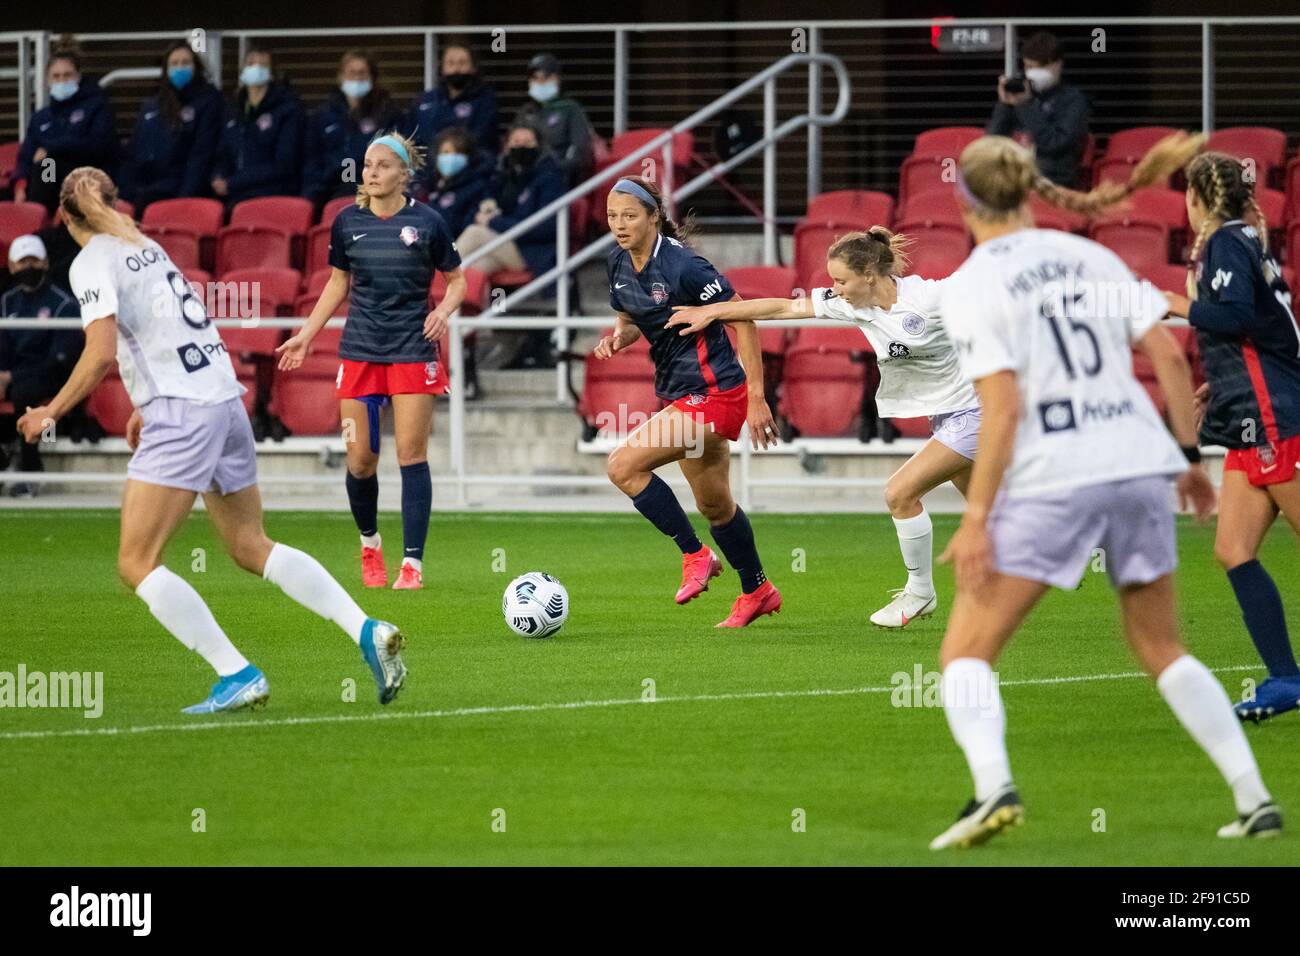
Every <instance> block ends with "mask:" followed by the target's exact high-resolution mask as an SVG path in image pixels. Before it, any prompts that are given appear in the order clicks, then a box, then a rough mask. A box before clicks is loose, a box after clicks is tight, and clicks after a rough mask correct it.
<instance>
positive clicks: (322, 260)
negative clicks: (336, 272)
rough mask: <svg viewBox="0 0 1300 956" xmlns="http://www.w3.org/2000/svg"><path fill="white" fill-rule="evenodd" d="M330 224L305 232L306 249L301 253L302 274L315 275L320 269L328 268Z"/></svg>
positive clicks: (323, 224) (331, 226) (314, 227)
mask: <svg viewBox="0 0 1300 956" xmlns="http://www.w3.org/2000/svg"><path fill="white" fill-rule="evenodd" d="M332 229H333V225H332V224H331V223H325V222H323V223H321V224H320V225H319V226H312V227H311V229H309V230H307V238H306V240H305V241H306V248H305V251H304V253H303V272H304V273H306V274H307V275H309V276H310V275H315V274H316V273H317V272H320V271H321V270H322V269H326V270H328V269H329V268H330V261H329V256H330V232H331V230H332Z"/></svg>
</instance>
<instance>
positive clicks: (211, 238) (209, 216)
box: [140, 199, 225, 272]
mask: <svg viewBox="0 0 1300 956" xmlns="http://www.w3.org/2000/svg"><path fill="white" fill-rule="evenodd" d="M224 217H225V209H224V207H223V206H222V205H221V203H220V202H218V201H217V200H215V199H159V200H157V201H156V202H151V203H150V204H149V205H148V206H145V209H144V215H143V216H141V217H140V224H141V226H142V227H145V228H144V231H145V233H146V235H148V234H149V232H148V231H149V230H150V229H153V228H155V227H159V226H162V227H166V228H167V229H169V230H173V231H176V232H187V233H189V234H190V235H192V236H195V237H197V240H198V251H199V261H198V263H197V264H198V265H199V266H200V267H202V268H204V269H207V270H208V271H209V272H210V271H212V270H213V269H214V268H215V263H216V248H217V233H218V232H220V231H221V224H222V221H223V219H224ZM159 245H162V243H161V242H159ZM163 248H164V249H166V248H167V247H166V246H163ZM167 254H168V255H169V256H170V255H171V250H168V252H167ZM172 258H173V261H175V257H174V256H173V257H172ZM177 265H180V263H179V262H177ZM182 268H184V266H182Z"/></svg>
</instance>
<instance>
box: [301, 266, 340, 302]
mask: <svg viewBox="0 0 1300 956" xmlns="http://www.w3.org/2000/svg"><path fill="white" fill-rule="evenodd" d="M333 274H334V270H333V269H331V268H330V267H329V266H326V267H325V268H324V269H317V270H316V271H315V272H309V273H307V278H306V280H304V282H303V289H304V290H305V291H306V293H307V294H308V295H312V296H319V295H320V294H321V292H322V291H324V289H325V284H326V283H327V282H329V281H330V276H332V275H333Z"/></svg>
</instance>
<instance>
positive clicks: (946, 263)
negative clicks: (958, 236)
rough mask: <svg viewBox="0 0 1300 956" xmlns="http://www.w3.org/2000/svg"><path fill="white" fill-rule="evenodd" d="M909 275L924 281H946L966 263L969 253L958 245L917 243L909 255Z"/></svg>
mask: <svg viewBox="0 0 1300 956" xmlns="http://www.w3.org/2000/svg"><path fill="white" fill-rule="evenodd" d="M908 255H909V258H910V259H911V263H910V265H909V267H908V274H909V275H916V276H920V277H921V278H922V279H946V278H948V276H950V275H952V274H953V273H954V272H956V271H957V269H958V268H960V266H961V264H962V263H963V262H965V261H966V256H967V255H968V253H967V252H966V251H965V250H963V249H962V248H961V247H960V246H957V245H956V244H947V243H928V242H919V243H917V244H916V245H915V246H914V247H913V248H912V250H911V252H910V253H909V254H908Z"/></svg>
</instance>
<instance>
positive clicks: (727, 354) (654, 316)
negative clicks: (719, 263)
mask: <svg viewBox="0 0 1300 956" xmlns="http://www.w3.org/2000/svg"><path fill="white" fill-rule="evenodd" d="M608 270H609V305H610V308H612V309H613V310H614V311H615V312H622V313H623V314H624V315H626V316H628V317H629V318H630V319H632V321H633V322H635V323H636V326H637V328H638V329H640V330H641V334H642V335H644V336H645V337H646V341H647V342H649V343H650V357H651V358H652V359H653V360H654V364H655V393H656V394H657V395H658V396H659V397H660V398H662V399H664V400H666V401H673V400H674V399H678V398H682V397H683V396H685V395H703V394H707V393H709V392H721V391H726V390H727V389H729V388H735V387H736V386H737V385H740V384H741V383H743V382H744V381H745V370H744V368H743V367H742V366H741V364H740V360H739V359H738V358H737V357H736V351H735V349H733V348H732V347H731V340H730V339H728V338H727V332H726V330H725V329H724V328H723V326H724V323H722V322H714V323H713V324H711V325H710V326H708V327H707V328H706V329H705V330H704V331H703V332H700V333H698V334H696V335H681V334H679V333H680V332H681V329H680V328H672V329H669V328H665V324H666V323H667V322H668V320H669V319H670V318H672V314H673V306H675V305H708V304H710V303H717V302H727V301H729V300H731V299H732V298H734V297H735V294H736V293H735V290H733V289H732V288H731V283H730V282H728V281H727V278H726V276H724V275H723V274H722V273H720V272H719V271H718V270H717V269H715V268H714V267H713V264H712V263H710V262H709V260H707V259H705V258H704V257H703V256H701V255H698V254H697V253H695V252H693V251H692V250H690V249H688V248H687V247H686V246H684V245H682V244H681V243H680V242H678V241H677V240H676V239H669V238H668V237H667V236H662V235H661V236H660V237H659V238H658V239H656V240H655V247H654V251H653V252H652V253H651V254H650V259H649V261H648V262H647V263H646V264H645V268H644V269H642V270H641V271H640V272H637V271H636V269H635V268H633V266H632V254H631V253H630V252H627V251H626V250H624V249H617V248H616V249H615V250H614V251H613V252H611V253H610V255H609V260H608Z"/></svg>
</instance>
